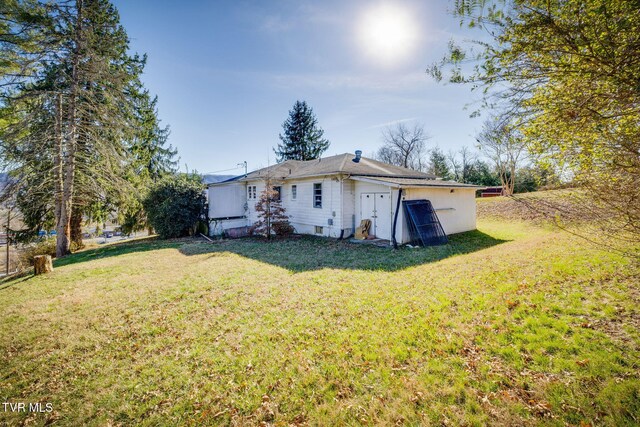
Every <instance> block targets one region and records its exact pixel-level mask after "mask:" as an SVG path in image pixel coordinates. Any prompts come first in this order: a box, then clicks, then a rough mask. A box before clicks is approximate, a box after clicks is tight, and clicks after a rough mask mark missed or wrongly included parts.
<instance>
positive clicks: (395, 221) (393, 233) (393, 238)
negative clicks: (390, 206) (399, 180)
mask: <svg viewBox="0 0 640 427" xmlns="http://www.w3.org/2000/svg"><path fill="white" fill-rule="evenodd" d="M401 200H402V187H398V203H396V212H395V214H394V215H393V227H392V228H393V230H391V241H392V242H393V249H398V241H397V240H396V227H397V225H398V211H399V210H400V201H401Z"/></svg>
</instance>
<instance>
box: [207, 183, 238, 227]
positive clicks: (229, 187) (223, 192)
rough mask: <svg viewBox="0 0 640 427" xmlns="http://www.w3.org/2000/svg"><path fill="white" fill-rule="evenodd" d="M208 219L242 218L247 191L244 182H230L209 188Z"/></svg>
mask: <svg viewBox="0 0 640 427" xmlns="http://www.w3.org/2000/svg"><path fill="white" fill-rule="evenodd" d="M207 199H208V201H209V218H233V217H239V216H244V214H245V204H246V202H247V190H246V186H245V184H244V182H237V181H236V182H230V183H228V184H223V185H213V186H211V187H209V191H208V195H207Z"/></svg>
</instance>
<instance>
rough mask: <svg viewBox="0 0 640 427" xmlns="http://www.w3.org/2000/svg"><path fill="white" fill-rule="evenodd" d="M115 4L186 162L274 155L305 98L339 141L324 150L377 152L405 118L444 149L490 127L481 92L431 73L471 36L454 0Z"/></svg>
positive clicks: (227, 163) (140, 0)
mask: <svg viewBox="0 0 640 427" xmlns="http://www.w3.org/2000/svg"><path fill="white" fill-rule="evenodd" d="M114 3H115V5H116V7H117V8H118V10H119V12H120V15H121V21H122V23H123V25H124V26H125V28H126V30H127V32H128V34H129V37H130V38H131V49H132V50H133V51H136V52H139V53H147V54H148V57H149V59H148V64H147V67H146V71H145V75H144V77H143V79H144V82H145V84H146V86H147V87H148V88H149V90H150V91H151V92H152V93H155V94H157V95H158V98H159V102H158V107H159V115H160V118H161V119H162V122H163V124H169V125H170V126H171V137H170V142H171V144H173V145H174V146H175V147H177V148H178V150H179V155H180V158H181V168H182V169H183V170H184V168H185V164H186V165H187V166H188V167H189V169H197V170H198V171H199V172H201V173H209V172H217V171H222V170H226V169H231V168H234V167H236V165H237V164H238V163H240V162H243V161H245V160H246V161H247V162H248V165H249V169H250V170H251V169H255V168H258V167H263V166H266V165H267V164H268V163H274V161H275V156H274V154H273V150H272V148H273V147H275V146H276V145H277V143H278V142H279V139H278V134H279V133H280V132H281V131H282V127H281V126H282V123H283V122H284V120H285V119H286V118H287V115H288V112H289V110H290V108H291V107H292V105H293V103H294V102H295V101H296V100H297V99H299V100H306V101H307V103H309V105H310V106H311V107H312V108H313V109H314V112H315V113H316V116H317V118H318V122H319V125H320V126H321V127H322V128H323V129H324V131H325V136H326V137H327V138H328V139H329V140H330V141H331V147H330V148H329V150H328V151H327V153H325V155H332V154H339V153H344V152H353V151H354V150H356V149H360V150H362V151H363V152H364V154H365V155H369V154H371V153H373V152H374V151H375V150H377V148H378V147H380V145H381V144H382V134H381V133H382V129H383V128H384V127H385V126H386V125H388V124H391V123H395V122H398V121H406V122H407V124H410V125H412V124H413V123H414V122H416V121H417V122H419V123H422V124H424V126H425V129H426V130H427V132H428V133H429V134H430V135H432V139H431V142H430V143H431V145H436V144H437V145H438V146H439V147H440V148H442V149H443V150H444V151H448V150H449V149H454V150H456V149H458V148H460V147H461V146H463V145H469V146H472V145H473V143H474V138H473V137H474V135H475V133H476V131H477V130H479V128H480V126H481V121H480V119H470V118H469V111H468V110H465V109H464V108H465V105H467V104H469V103H471V102H473V100H474V98H475V97H477V95H475V94H473V93H472V92H471V91H470V89H469V88H468V87H464V86H457V85H442V84H438V83H436V82H434V81H432V80H431V79H430V78H429V77H428V76H427V75H426V74H425V69H426V68H427V66H428V65H430V64H431V63H432V62H434V61H436V60H438V59H440V58H441V57H442V54H443V53H444V51H445V49H446V46H447V42H448V41H449V40H450V39H451V38H452V37H455V38H457V39H461V38H465V37H467V38H469V37H470V36H473V34H471V35H469V34H466V35H465V31H463V30H462V29H461V28H460V25H459V23H458V21H457V20H456V19H455V18H453V17H452V16H451V15H449V14H448V13H447V10H448V9H449V8H450V7H451V4H450V3H449V2H448V1H445V0H424V1H420V2H417V1H411V0H407V1H393V0H389V1H357V0H356V1H346V0H344V1H334V0H324V1H305V0H299V1H289V0H283V1H242V0H240V1H183V2H176V1H158V0H155V1H147V0H136V1H129V0H118V1H115V2H114ZM240 172H241V170H240V169H236V170H232V171H229V172H224V173H240Z"/></svg>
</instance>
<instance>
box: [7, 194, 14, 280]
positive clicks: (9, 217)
mask: <svg viewBox="0 0 640 427" xmlns="http://www.w3.org/2000/svg"><path fill="white" fill-rule="evenodd" d="M8 208H9V210H8V211H7V228H6V239H7V240H6V241H7V259H6V262H7V266H6V273H7V276H9V228H11V209H13V206H12V205H8Z"/></svg>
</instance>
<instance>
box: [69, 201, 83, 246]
mask: <svg viewBox="0 0 640 427" xmlns="http://www.w3.org/2000/svg"><path fill="white" fill-rule="evenodd" d="M71 243H74V244H75V245H76V247H77V249H82V248H83V247H84V244H83V243H82V212H80V211H79V210H77V209H72V211H71Z"/></svg>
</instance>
